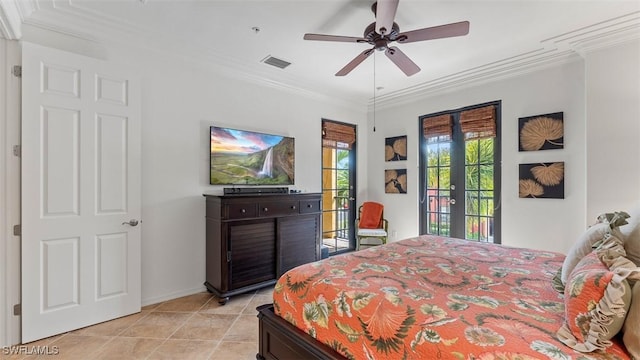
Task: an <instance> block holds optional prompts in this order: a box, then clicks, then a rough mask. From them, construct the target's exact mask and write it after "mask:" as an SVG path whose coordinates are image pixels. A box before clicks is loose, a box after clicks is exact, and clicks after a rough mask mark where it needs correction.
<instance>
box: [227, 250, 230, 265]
mask: <svg viewBox="0 0 640 360" xmlns="http://www.w3.org/2000/svg"><path fill="white" fill-rule="evenodd" d="M227 262H231V251H227Z"/></svg>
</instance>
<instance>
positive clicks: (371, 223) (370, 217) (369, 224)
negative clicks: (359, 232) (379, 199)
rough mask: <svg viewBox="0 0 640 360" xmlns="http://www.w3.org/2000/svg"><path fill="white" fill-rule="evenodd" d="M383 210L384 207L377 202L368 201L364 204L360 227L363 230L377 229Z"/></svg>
mask: <svg viewBox="0 0 640 360" xmlns="http://www.w3.org/2000/svg"><path fill="white" fill-rule="evenodd" d="M383 209H384V206H382V204H379V203H376V202H371V201H367V202H365V203H363V204H362V213H361V214H360V217H361V218H360V223H359V224H358V227H359V228H362V229H377V228H378V226H380V219H382V211H383Z"/></svg>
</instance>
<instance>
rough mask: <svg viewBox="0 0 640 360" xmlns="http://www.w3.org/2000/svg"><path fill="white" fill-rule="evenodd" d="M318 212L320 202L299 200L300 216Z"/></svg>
mask: <svg viewBox="0 0 640 360" xmlns="http://www.w3.org/2000/svg"><path fill="white" fill-rule="evenodd" d="M317 212H320V200H300V214H310V213H317Z"/></svg>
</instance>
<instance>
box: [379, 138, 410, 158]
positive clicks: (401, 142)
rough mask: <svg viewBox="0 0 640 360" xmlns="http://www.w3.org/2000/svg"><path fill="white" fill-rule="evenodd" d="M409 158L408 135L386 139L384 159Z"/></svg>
mask: <svg viewBox="0 0 640 360" xmlns="http://www.w3.org/2000/svg"><path fill="white" fill-rule="evenodd" d="M399 160H407V135H404V136H396V137H388V138H385V139H384V161H399Z"/></svg>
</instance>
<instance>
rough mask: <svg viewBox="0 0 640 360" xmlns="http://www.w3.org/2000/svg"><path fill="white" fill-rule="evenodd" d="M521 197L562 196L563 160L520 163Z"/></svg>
mask: <svg viewBox="0 0 640 360" xmlns="http://www.w3.org/2000/svg"><path fill="white" fill-rule="evenodd" d="M519 175H520V176H519V183H518V192H519V196H520V197H521V198H526V197H530V198H551V199H563V198H564V162H562V161H560V162H553V163H538V164H520V174H519Z"/></svg>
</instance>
